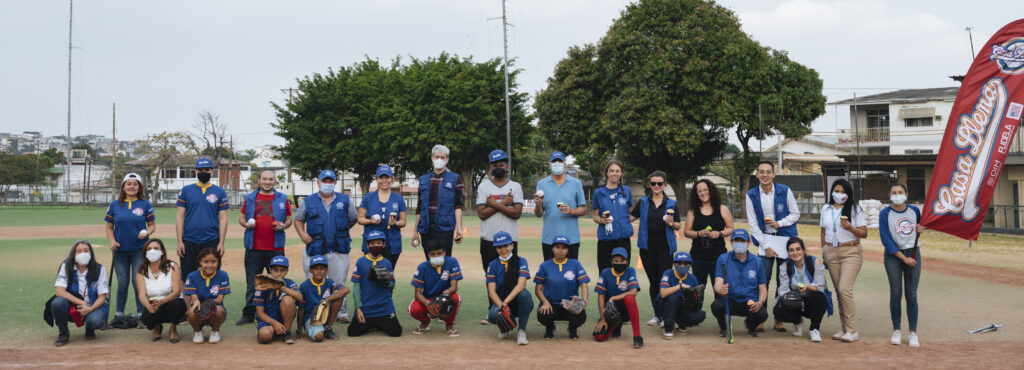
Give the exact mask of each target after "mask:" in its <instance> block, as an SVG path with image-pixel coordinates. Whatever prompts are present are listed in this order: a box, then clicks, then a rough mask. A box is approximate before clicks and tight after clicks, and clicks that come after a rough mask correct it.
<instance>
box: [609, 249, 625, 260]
mask: <svg viewBox="0 0 1024 370" xmlns="http://www.w3.org/2000/svg"><path fill="white" fill-rule="evenodd" d="M615 256H622V257H624V258H626V259H629V253H627V252H626V248H623V247H618V248H615V249H612V257H615Z"/></svg>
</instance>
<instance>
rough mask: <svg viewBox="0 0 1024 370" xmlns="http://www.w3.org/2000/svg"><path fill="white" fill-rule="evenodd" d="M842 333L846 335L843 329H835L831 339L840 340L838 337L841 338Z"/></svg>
mask: <svg viewBox="0 0 1024 370" xmlns="http://www.w3.org/2000/svg"><path fill="white" fill-rule="evenodd" d="M844 335H846V332H845V331H842V330H840V331H837V332H836V333H835V334H832V340H840V339H843V336H844Z"/></svg>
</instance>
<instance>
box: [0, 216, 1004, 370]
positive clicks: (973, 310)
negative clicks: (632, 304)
mask: <svg viewBox="0 0 1024 370" xmlns="http://www.w3.org/2000/svg"><path fill="white" fill-rule="evenodd" d="M173 211H174V210H173V209H172V208H161V209H158V210H157V222H158V225H159V227H158V231H157V233H156V235H155V236H156V237H161V238H164V239H165V240H173V239H174V234H173ZM103 212H104V209H99V208H90V209H81V208H68V209H20V208H19V209H0V225H4V226H3V227H0V281H3V282H4V289H2V290H0V302H2V304H0V348H4V349H7V351H15V350H24V351H28V352H18V353H23V354H25V355H26V356H29V355H28V354H30V353H32V352H31V351H34V350H45V349H46V348H52V347H50V346H52V341H53V339H54V338H55V337H56V330H55V329H53V328H49V327H47V326H46V324H45V323H44V322H43V320H41V311H42V308H43V307H42V305H43V302H45V300H46V299H47V298H48V297H49V296H51V295H52V294H53V281H54V278H55V276H56V269H57V267H58V266H59V264H60V261H61V260H62V259H63V258H64V257H65V256H66V255H67V253H68V250H69V248H70V246H71V243H72V242H74V241H75V240H77V239H81V238H88V239H90V240H92V241H93V242H94V244H95V245H96V246H97V248H96V255H97V258H98V259H99V261H100V262H101V263H103V264H104V265H109V261H110V252H109V249H107V248H106V246H105V245H106V244H107V243H106V238H105V237H104V232H103V223H102V217H103ZM236 212H237V211H233V212H232V214H231V215H230V217H229V220H230V224H231V225H232V226H231V228H230V230H229V237H228V239H227V242H226V245H227V248H228V253H227V255H226V256H225V264H224V266H225V270H226V271H227V272H228V273H229V274H230V276H231V278H232V279H231V280H232V283H233V284H232V285H233V288H234V289H233V293H232V294H231V295H229V296H228V297H227V299H226V306H227V309H228V312H229V317H228V321H229V322H228V323H226V324H225V326H224V327H223V328H222V337H223V338H224V344H229V343H230V344H229V346H236V345H237V346H241V347H239V348H245V349H247V348H249V347H247V346H248V345H250V344H251V345H252V346H254V347H253V348H254V349H258V348H266V347H257V346H256V344H255V338H254V332H255V328H254V326H251V325H249V326H241V327H239V326H235V325H234V324H233V323H234V321H235V320H236V319H237V318H238V317H239V315H240V313H241V309H242V307H243V305H244V292H245V283H244V273H243V270H242V263H241V261H242V253H243V250H242V246H241V227H238V225H237V224H236V223H235V221H236V220H237V217H238V214H237V213H236ZM410 221H411V220H410ZM466 223H467V226H468V227H469V228H470V233H469V236H467V238H466V241H465V242H464V243H462V244H461V245H456V247H455V257H456V258H458V259H459V261H460V263H461V265H462V267H463V270H464V276H465V280H463V282H462V283H461V284H460V289H459V294H460V295H461V296H462V307H461V309H460V312H459V316H458V321H457V323H456V325H457V327H458V328H459V329H460V330H462V332H463V334H462V336H461V337H459V338H447V337H446V336H445V335H443V330H439V329H443V326H442V325H439V324H438V323H435V324H433V327H434V331H432V332H430V333H428V334H426V335H423V336H416V335H412V329H413V328H414V325H416V322H415V321H414V320H413V319H412V318H411V317H410V316H409V315H408V314H407V313H406V308H407V307H408V304H409V302H410V301H411V300H412V288H411V286H410V285H409V278H410V276H411V273H412V271H413V270H414V268H415V265H416V264H418V263H419V262H421V261H422V260H423V258H422V252H421V250H419V249H413V248H410V247H409V246H408V243H409V239H408V237H407V238H406V239H405V242H404V245H405V249H404V252H403V254H402V257H401V259H400V261H399V266H398V267H397V276H398V280H399V284H398V287H397V288H396V289H395V292H394V301H395V306H396V309H397V312H398V317H399V320H400V321H401V323H402V325H403V327H404V328H405V333H404V334H403V337H402V338H401V339H398V340H395V339H390V338H386V337H384V336H382V335H370V336H369V337H366V338H360V339H349V338H345V337H344V335H343V338H342V341H341V342H343V343H346V344H347V345H354V344H355V343H358V344H359V345H363V344H365V345H374V344H377V343H394V344H397V345H399V347H401V345H402V344H407V345H410V346H413V345H415V346H422V345H427V346H429V345H437V344H438V343H439V342H441V341H450V342H451V343H462V344H464V345H492V344H498V339H497V338H496V337H495V333H496V329H495V327H494V326H483V325H480V324H479V321H480V319H482V318H483V317H484V314H485V311H486V308H487V307H486V306H487V301H486V298H485V297H486V294H485V287H484V283H483V275H484V274H483V271H482V269H481V266H480V260H479V252H478V250H479V248H478V242H477V238H476V235H477V234H476V233H475V230H476V226H478V225H479V221H478V220H477V219H476V218H475V217H466ZM580 224H581V229H582V230H584V232H585V233H584V235H585V237H584V241H583V243H582V246H581V252H580V256H581V258H580V259H581V262H583V264H584V266H585V268H586V269H587V271H588V273H589V274H590V276H591V277H592V279H593V280H596V276H597V275H598V271H596V267H595V266H596V258H595V256H594V251H595V249H596V240H595V239H594V238H593V237H592V235H593V229H594V228H595V226H594V225H593V223H592V222H590V221H589V219H581V222H580ZM740 226H745V225H740ZM540 227H541V223H540V220H539V219H536V218H533V217H524V218H523V219H522V220H521V221H520V233H521V234H522V235H523V237H522V238H521V239H520V252H521V255H523V256H524V257H525V258H527V259H528V260H529V262H530V268H531V272H535V271H536V267H537V266H538V265H539V263H540V262H541V253H540V241H539V239H538V238H537V237H536V236H537V235H539V231H540ZM799 231H800V234H801V235H804V236H806V237H805V239H806V240H808V241H809V242H810V244H813V245H815V246H816V245H817V239H818V228H817V227H815V226H801V227H800V229H799ZM355 234H356V235H358V234H360V232H358V230H357V231H356V232H355ZM289 236H290V238H289V240H288V243H287V245H288V247H287V254H288V256H289V258H290V259H292V261H298V260H299V258H301V257H300V255H301V253H302V250H303V247H302V246H301V243H300V242H299V240H298V238H297V237H296V236H295V234H294V233H293V232H290V233H289ZM869 239H874V241H867V242H865V249H866V250H867V251H880V250H881V244H880V243H878V242H877V232H875V231H872V232H871V238H869ZM922 240H923V245H924V246H925V247H924V253H925V255H926V256H929V257H934V258H939V259H942V260H944V261H949V262H953V263H958V264H962V265H964V266H969V265H975V266H991V267H1000V268H1004V269H1009V270H1013V271H1021V270H1024V268H1022V267H1021V266H1024V247H1022V246H1021V244H1024V243H1022V241H1024V239H1021V238H1019V237H1010V236H1001V235H990V234H986V235H983V236H982V238H981V242H980V243H975V245H974V247H973V248H970V249H968V248H967V247H966V242H963V243H961V242H959V241H958V240H956V239H955V238H952V237H947V236H945V235H939V234H938V233H927V234H925V235H924V236H923V237H922ZM359 242H360V241H359V240H358V238H356V240H355V241H354V242H353V245H358V243H359ZM680 243H681V249H683V250H687V249H689V241H686V240H681V241H680ZM168 244H169V246H170V245H173V244H174V243H173V242H171V243H168ZM634 245H635V240H634ZM635 251H636V250H635V249H634V255H635ZM172 253H173V252H172ZM359 255H360V253H359V252H358V251H353V255H352V256H353V260H354V259H355V258H357V257H358V256H359ZM293 265H297V264H295V263H294V262H293ZM924 266H925V271H924V273H923V278H922V284H921V288H920V292H919V296H920V302H921V315H920V317H921V318H920V328H919V331H920V332H921V340H922V343H923V346H924V348H928V347H929V346H933V347H932V350H937V349H939V348H956V347H957V346H961V345H964V344H969V343H979V344H980V343H987V344H988V345H1009V346H1011V347H1015V348H1018V349H1019V348H1024V347H1021V345H1024V332H1022V331H1020V330H1019V328H1021V327H1024V318H1022V315H1020V313H1019V309H1017V308H1018V307H1021V306H1024V294H1022V293H1024V289H1022V286H1021V285H1009V284H1001V283H994V282H991V281H987V280H985V279H973V278H965V277H962V276H956V275H950V274H943V273H935V272H932V271H930V270H929V265H927V264H925V265H924ZM638 275H639V280H640V281H641V287H642V289H643V290H642V291H641V295H640V298H641V299H638V302H640V311H641V318H642V320H643V321H646V320H647V319H649V318H650V317H651V316H652V315H653V309H652V308H651V305H650V303H649V301H648V299H647V295H646V288H647V283H648V282H647V279H646V277H645V276H644V275H643V272H638ZM289 277H290V278H292V279H295V280H301V279H302V271H301V268H299V267H296V268H293V269H292V271H291V272H290V273H289ZM830 286H831V283H830ZM113 289H116V287H113V288H112V290H113ZM529 289H530V291H531V292H532V290H533V284H532V283H531V284H530V285H529ZM590 289H591V291H592V289H593V283H591V285H590ZM772 290H774V284H772ZM856 293H857V313H858V325H859V327H860V335H861V342H859V343H855V344H853V345H852V347H851V345H845V346H846V347H843V346H844V344H840V343H838V342H832V341H828V340H826V342H825V343H822V344H819V345H821V346H827V347H828V348H830V349H831V350H836V351H847V350H848V349H850V348H853V349H856V351H861V352H863V353H864V354H868V355H870V354H872V353H874V352H875V351H878V350H883V349H884V350H889V345H888V344H887V343H888V336H889V334H890V333H891V327H890V326H891V325H890V323H889V310H888V284H887V282H886V278H885V272H884V269H883V267H882V265H881V264H880V263H877V262H869V261H866V262H865V264H864V267H863V270H862V271H861V273H860V276H859V278H858V280H857V286H856ZM591 294H592V295H593V293H591ZM113 298H114V297H113V295H112V296H111V313H113V311H114V307H113ZM710 301H711V300H710V299H708V300H707V304H710ZM772 302H774V300H772ZM596 308H597V304H596V302H594V300H593V299H591V303H590V304H589V307H588V313H589V319H588V323H587V324H586V325H585V326H584V327H582V328H581V335H582V339H581V340H580V341H579V342H569V341H566V340H565V339H564V337H565V329H564V325H561V326H560V330H559V332H558V334H557V335H558V337H556V339H557V340H556V341H555V342H550V343H558V344H556V346H568V347H552V348H561V349H560V351H561V350H573V348H576V349H577V350H583V351H591V350H593V351H597V352H598V353H599V352H600V351H602V349H601V348H605V350H607V348H611V347H608V346H609V345H610V344H593V343H592V342H593V341H592V340H591V339H590V338H589V335H586V334H587V333H589V332H590V330H591V329H592V327H593V325H594V323H596V321H597V315H596ZM128 311H130V312H133V311H134V302H132V301H131V300H129V303H128ZM708 311H709V312H708V320H707V321H705V322H704V323H703V324H702V325H700V326H698V327H697V328H694V329H692V330H691V331H690V334H689V335H688V336H687V337H683V338H677V339H676V340H675V341H674V342H668V341H662V340H661V339H659V335H658V332H659V330H658V329H657V328H653V327H648V326H643V328H642V333H643V335H644V336H645V338H646V340H647V344H648V347H653V348H654V349H655V350H657V349H659V348H664V349H671V348H673V347H671V346H677V347H678V346H679V345H682V343H678V342H683V343H688V344H691V345H696V346H712V345H716V344H717V343H720V338H718V336H717V328H716V325H715V321H714V318H713V317H712V316H711V315H710V310H708ZM534 317H535V313H534V315H532V317H531V324H530V326H529V327H528V330H529V332H530V339H531V345H530V346H528V347H529V348H530V349H529V350H530V351H536V350H539V349H540V348H544V347H542V346H543V345H544V343H545V342H544V341H543V340H542V339H541V338H540V337H541V333H542V328H541V327H540V326H538V325H537V324H536V321H535V319H534ZM992 322H999V323H1004V324H1006V325H1007V326H1006V328H1004V329H1002V330H999V331H997V332H995V333H990V334H984V335H968V334H965V333H964V331H965V330H970V329H974V328H977V327H981V326H984V325H988V324H990V323H992ZM905 325H906V324H905V319H904V326H905ZM838 327H839V320H838V318H837V317H835V316H833V317H831V318H826V319H825V322H824V323H823V328H822V334H823V336H828V335H831V333H833V332H835V331H836V330H838ZM629 330H630V329H629V328H628V327H627V328H624V332H625V333H628V331H629ZM191 332H192V330H191V329H190V328H186V327H179V333H181V335H182V338H183V339H186V341H185V342H187V339H188V338H189V336H190V335H191ZM339 332H340V333H343V332H344V326H341V327H340V330H339ZM805 332H806V327H805ZM99 337H100V339H99V340H97V341H95V342H92V343H86V342H85V341H83V340H82V339H81V330H80V329H72V341H71V344H69V346H68V347H66V348H72V347H75V348H91V347H93V346H100V347H101V348H107V347H109V346H114V347H117V346H134V345H136V344H137V343H142V342H145V343H146V344H145V345H150V344H149V341H148V339H147V338H148V337H149V333H148V331H146V330H116V329H115V330H106V331H101V332H100V333H99ZM624 337H628V334H624ZM559 341H561V342H559ZM737 342H738V343H747V344H748V345H751V346H754V347H751V349H752V350H758V348H761V347H757V346H763V345H769V346H780V345H787V344H791V345H800V346H806V345H811V343H810V342H809V341H807V339H806V334H805V336H804V338H803V339H798V338H794V337H791V336H789V334H788V333H774V332H769V333H763V335H762V338H758V339H750V338H747V337H745V336H741V337H738V339H737ZM161 343H166V342H161ZM445 343H449V342H445ZM224 344H222V345H221V346H224ZM505 344H508V343H505ZM534 344H541V345H542V346H534ZM153 345H159V344H153ZM308 345H313V344H309V343H308V342H304V341H300V344H299V345H297V346H299V347H301V346H308ZM324 345H327V346H329V345H331V344H329V343H328V344H324ZM616 345H617V346H621V347H622V348H627V341H626V339H623V340H621V343H618V344H616ZM177 346H178V348H182V347H186V346H187V347H186V348H196V347H199V346H194V345H192V344H191V343H181V344H178V345H177ZM589 346H593V347H589ZM601 346H605V347H601ZM666 346H668V347H666ZM944 346H952V347H944ZM905 347H906V346H905V345H904V346H903V348H905ZM232 348H235V347H232ZM291 348H296V347H291ZM409 348H415V347H409ZM508 348H513V347H508ZM112 350H113V349H112ZM645 350H646V349H645ZM10 353H16V352H10ZM399 353H401V352H399ZM941 353H942V352H941V351H940V352H939V355H941ZM1018 354H1019V353H1018ZM541 355H542V354H538V356H541ZM1007 355H1008V356H1013V355H1012V354H1007ZM908 358H909V357H908ZM1017 361H1018V362H1017V363H1018V364H1020V362H1019V360H1017ZM584 362H586V361H584ZM32 363H33V361H31V360H29V361H27V362H26V364H32ZM470 363H475V364H477V365H480V366H483V367H496V366H495V365H498V366H497V367H501V366H500V364H494V363H476V362H470ZM403 364H404V365H405V366H402V365H403ZM392 365H395V366H398V367H409V366H410V365H411V364H410V363H408V362H406V363H401V362H399V363H392ZM719 365H722V366H725V365H727V364H726V363H722V364H719ZM0 366H2V365H0ZM714 367H720V366H714ZM883 367H885V366H883ZM938 367H942V366H938Z"/></svg>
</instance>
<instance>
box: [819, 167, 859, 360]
mask: <svg viewBox="0 0 1024 370" xmlns="http://www.w3.org/2000/svg"><path fill="white" fill-rule="evenodd" d="M867 224H868V223H867V220H866V218H865V216H864V210H863V209H861V208H860V206H858V205H857V198H856V197H855V195H854V192H853V186H852V185H850V182H849V181H846V180H845V179H838V180H836V181H835V182H833V183H832V186H831V187H830V188H829V192H828V203H827V204H825V206H824V207H822V208H821V222H820V224H819V226H821V246H822V247H821V249H822V252H821V253H822V259H824V261H825V267H826V268H828V274H829V276H831V277H832V284H833V285H834V286H835V287H836V290H837V293H838V295H839V320H840V321H841V322H842V324H843V328H842V330H840V331H839V332H838V333H835V334H834V335H832V339H835V340H842V341H843V342H854V341H857V339H859V338H860V336H859V335H858V334H857V316H856V309H855V306H854V301H853V284H854V282H856V281H857V274H858V273H860V268H861V265H862V264H863V263H864V249H863V248H862V247H861V245H860V240H861V239H863V238H867V237H868V226H867Z"/></svg>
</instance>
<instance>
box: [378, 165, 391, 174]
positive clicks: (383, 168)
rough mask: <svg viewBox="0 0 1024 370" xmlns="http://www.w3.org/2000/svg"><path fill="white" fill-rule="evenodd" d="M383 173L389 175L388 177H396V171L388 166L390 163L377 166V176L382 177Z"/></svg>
mask: <svg viewBox="0 0 1024 370" xmlns="http://www.w3.org/2000/svg"><path fill="white" fill-rule="evenodd" d="M383 175H388V177H395V173H394V171H391V167H388V165H386V164H385V165H381V166H380V167H377V177H381V176H383Z"/></svg>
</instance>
